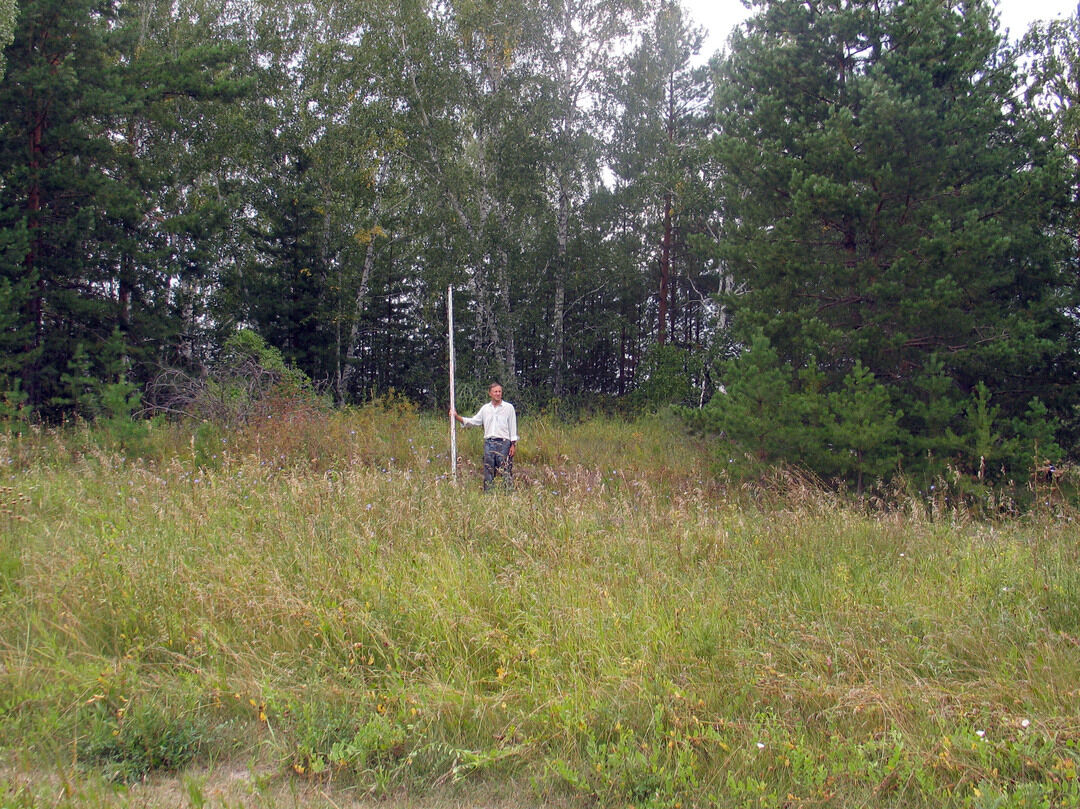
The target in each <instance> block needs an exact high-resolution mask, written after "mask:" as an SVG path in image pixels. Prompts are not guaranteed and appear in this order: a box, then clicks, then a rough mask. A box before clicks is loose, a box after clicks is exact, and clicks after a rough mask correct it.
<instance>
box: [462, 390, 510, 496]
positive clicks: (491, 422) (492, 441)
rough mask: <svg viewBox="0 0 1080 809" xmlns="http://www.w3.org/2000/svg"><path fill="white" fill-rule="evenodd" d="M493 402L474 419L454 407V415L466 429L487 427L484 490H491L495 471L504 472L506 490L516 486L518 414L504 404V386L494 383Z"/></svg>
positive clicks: (490, 392)
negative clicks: (515, 464)
mask: <svg viewBox="0 0 1080 809" xmlns="http://www.w3.org/2000/svg"><path fill="white" fill-rule="evenodd" d="M488 396H490V397H491V401H490V402H488V403H487V404H486V405H484V406H483V407H481V408H480V410H478V411H477V413H476V415H475V416H473V417H472V418H471V419H467V418H463V417H462V416H460V415H459V414H458V412H457V411H456V410H454V408H452V407H451V408H450V415H451V416H452V417H453V418H455V419H456V420H457V421H459V422H461V424H462V425H463V426H465V427H483V428H484V491H487V490H488V489H490V488H491V485H492V483H493V482H494V480H495V471H496V470H501V474H502V476H503V478H505V480H506V487H507V488H508V489H509V488H513V486H514V450H515V449H516V447H517V440H518V434H517V413H515V412H514V406H513V405H512V404H510V403H509V402H504V401H503V389H502V385H500V384H499V383H498V382H492V383H491V385H490V386H489V387H488Z"/></svg>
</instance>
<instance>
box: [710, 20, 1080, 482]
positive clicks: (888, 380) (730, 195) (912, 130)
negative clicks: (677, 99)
mask: <svg viewBox="0 0 1080 809" xmlns="http://www.w3.org/2000/svg"><path fill="white" fill-rule="evenodd" d="M993 13H994V12H993V7H992V5H991V4H990V3H988V2H987V3H982V2H980V3H976V4H974V5H971V6H965V7H964V9H963V10H960V9H958V8H956V7H954V6H949V5H942V4H940V3H936V2H932V1H931V0H918V2H887V3H884V4H882V3H870V2H855V3H849V4H843V5H840V6H835V7H828V8H823V9H816V8H813V9H812V8H809V7H808V6H806V5H805V4H802V3H798V2H776V3H769V4H767V5H765V6H763V7H762V8H761V10H760V12H759V13H758V14H757V15H756V16H755V17H753V18H752V19H751V20H750V22H749V23H748V25H747V27H746V28H745V29H743V30H740V31H737V32H736V34H735V36H734V37H733V40H732V47H731V50H730V52H729V54H728V55H727V56H726V57H725V59H724V60H723V61H722V62H721V63H720V64H719V68H720V77H719V81H718V83H717V94H716V113H717V117H718V126H719V132H720V134H719V136H718V137H717V138H716V139H715V140H714V141H713V143H714V145H715V150H714V153H713V156H714V158H715V160H716V161H717V162H718V164H719V165H722V166H724V171H722V172H718V174H717V180H716V185H715V193H716V195H717V200H718V207H719V210H720V211H721V212H722V214H723V216H722V219H721V222H722V231H723V232H722V233H721V235H720V238H719V239H718V240H717V242H716V247H715V256H716V258H717V260H718V261H719V262H721V263H722V264H723V266H725V267H727V268H728V270H729V272H731V274H732V277H733V281H734V283H733V285H732V289H733V290H738V291H737V292H733V293H732V294H730V295H727V296H725V298H724V303H725V304H726V306H727V311H728V312H729V313H730V314H731V315H732V316H733V318H734V324H735V329H736V333H737V335H739V336H742V337H743V338H744V339H749V337H750V335H752V334H754V333H755V331H756V330H759V329H760V330H763V331H764V333H765V334H766V336H768V338H769V339H770V341H771V344H772V346H773V349H774V350H775V351H776V352H777V354H778V357H779V359H780V361H781V362H782V363H786V364H788V365H789V366H790V367H792V368H796V369H797V368H801V367H805V366H806V365H808V364H809V363H810V362H812V361H816V362H817V364H818V365H819V367H820V368H821V369H822V371H823V372H824V373H825V374H826V376H827V379H826V389H827V390H829V391H831V392H839V391H840V390H841V389H842V388H843V385H844V383H843V377H844V376H846V375H847V373H848V372H849V370H850V369H851V368H852V367H853V365H854V363H855V362H856V361H858V362H861V364H862V366H863V367H864V368H865V369H867V370H868V371H869V372H870V373H872V374H873V376H874V378H875V379H876V380H877V382H878V383H879V384H881V385H884V386H885V387H886V388H887V389H888V392H889V399H890V400H891V401H892V402H893V403H894V404H893V407H894V408H895V410H896V412H897V413H898V414H899V413H900V412H901V411H904V412H907V413H908V415H907V417H906V419H905V425H906V426H907V427H908V428H909V429H910V431H911V432H912V434H913V435H918V436H919V437H918V440H919V441H921V442H922V443H923V444H924V445H923V446H922V447H920V449H921V450H922V452H923V453H928V452H935V453H947V452H950V451H951V447H950V444H952V443H953V442H952V439H950V438H948V433H947V430H952V431H953V432H954V433H958V431H959V430H960V429H961V425H960V423H959V422H960V420H962V417H961V411H962V410H963V408H964V407H965V406H966V399H967V396H968V392H969V391H971V390H974V389H975V388H976V386H977V385H978V384H979V383H980V382H981V383H982V384H984V385H985V386H986V388H987V389H988V391H990V392H991V393H992V394H993V397H994V402H995V406H997V407H999V408H1000V417H1001V418H1002V419H1003V420H1004V421H1006V422H1007V421H1008V420H1009V419H1012V418H1023V417H1024V413H1025V411H1026V407H1027V402H1028V400H1029V399H1030V398H1031V397H1032V396H1033V395H1037V396H1038V397H1039V398H1040V400H1041V401H1043V403H1044V404H1045V405H1046V407H1047V409H1048V412H1049V413H1050V415H1051V417H1053V418H1059V419H1066V418H1068V419H1071V418H1072V412H1071V402H1072V401H1073V400H1074V399H1075V392H1067V391H1073V390H1074V385H1075V384H1076V382H1075V380H1076V378H1077V376H1076V373H1075V361H1076V357H1077V356H1078V353H1077V352H1076V345H1077V330H1076V328H1075V324H1074V323H1073V322H1072V321H1071V320H1070V318H1069V317H1068V315H1067V314H1066V313H1067V311H1068V310H1069V309H1070V307H1071V306H1072V305H1073V304H1071V303H1068V301H1071V300H1073V299H1074V296H1075V294H1076V286H1075V284H1073V283H1072V280H1071V276H1070V275H1069V273H1068V271H1067V270H1066V267H1067V266H1068V265H1069V261H1070V255H1071V251H1072V249H1073V247H1074V245H1071V244H1070V243H1069V239H1067V238H1063V237H1064V234H1065V233H1066V232H1068V230H1069V228H1071V225H1069V224H1066V222H1065V220H1063V219H1061V216H1062V213H1063V212H1064V211H1065V210H1067V208H1068V207H1069V204H1070V203H1069V200H1068V195H1069V188H1070V182H1071V177H1070V174H1069V168H1068V166H1067V164H1066V163H1065V162H1064V161H1063V159H1062V157H1063V155H1062V153H1061V151H1060V150H1059V149H1057V148H1055V146H1054V145H1053V138H1052V137H1050V130H1049V128H1048V126H1047V121H1046V120H1045V119H1044V118H1043V117H1042V116H1041V115H1039V114H1036V113H1034V111H1033V110H1032V109H1030V108H1023V107H1022V106H1020V105H1018V103H1017V100H1016V95H1015V93H1014V88H1015V86H1016V76H1015V67H1014V64H1015V63H1014V61H1013V59H1012V58H1011V57H1012V55H1011V54H1010V53H1009V52H1008V51H1007V49H1006V48H1005V46H1004V44H1003V42H1002V41H1001V39H1000V37H999V36H998V34H997V32H996V30H995V23H994V19H993ZM956 133H961V134H960V135H959V136H957V134H956ZM988 144H989V145H988ZM1052 222H1053V223H1058V224H1055V225H1049V226H1048V223H1052ZM913 378H914V379H915V380H919V381H920V384H921V383H926V384H929V383H930V381H931V380H932V379H933V380H934V381H933V386H934V388H935V389H936V391H937V394H935V395H944V396H946V397H947V399H948V401H946V402H940V403H939V404H936V405H931V404H930V401H929V399H928V398H927V396H926V395H925V393H926V392H927V389H924V392H923V395H921V397H920V398H921V401H922V403H923V405H925V406H926V407H931V406H932V407H934V408H938V409H939V410H940V412H937V413H932V412H929V411H927V410H918V409H917V410H909V409H908V408H906V407H903V406H902V405H903V404H904V401H903V400H904V399H905V398H906V397H908V395H909V393H908V391H909V389H910V386H911V381H912V379H913ZM946 383H947V384H946ZM1063 394H1064V395H1063ZM942 420H945V421H946V422H948V423H947V424H940V422H941V421H942ZM919 421H924V422H926V432H925V434H923V435H919V433H920V431H921V430H922V427H921V426H916V423H917V422H919ZM934 422H938V424H934ZM939 427H940V428H941V429H939ZM984 437H985V436H984ZM935 441H939V442H940V444H939V445H938V446H936V447H935V446H932V444H933V443H934V442H935ZM969 451H970V450H969ZM910 460H911V459H909V458H905V463H907V462H909V461H910Z"/></svg>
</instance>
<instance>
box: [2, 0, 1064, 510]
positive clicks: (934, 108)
mask: <svg viewBox="0 0 1080 809" xmlns="http://www.w3.org/2000/svg"><path fill="white" fill-rule="evenodd" d="M752 5H753V13H752V14H751V16H750V17H749V19H748V21H747V22H746V23H744V24H743V25H741V26H740V27H739V28H738V29H736V30H735V32H734V33H733V34H732V37H731V39H730V40H729V42H728V43H727V45H726V47H725V48H724V49H723V50H722V51H720V52H717V53H715V54H707V53H702V52H701V44H702V42H703V35H702V32H701V31H700V29H698V28H697V27H696V26H695V24H694V21H693V20H692V19H691V18H690V17H689V16H688V15H687V13H686V12H685V11H684V10H683V9H682V8H681V6H680V5H679V3H678V2H674V1H673V0H543V2H541V1H540V0H394V1H393V2H392V1H391V0H304V1H303V2H298V1H296V0H288V1H286V0H259V1H258V2H256V0H168V1H167V2H166V0H19V2H17V3H15V2H14V1H13V0H0V44H5V43H6V47H5V48H4V50H3V61H2V63H0V70H2V71H3V73H2V77H0V420H2V421H3V423H4V424H6V425H12V424H25V423H29V422H40V423H45V424H59V423H64V422H67V421H70V420H73V419H79V420H81V419H85V420H94V419H98V418H102V417H107V418H114V417H123V418H127V417H130V416H132V415H143V414H148V413H153V412H167V411H170V410H177V409H182V408H176V407H173V405H175V404H176V403H177V402H178V401H181V400H183V401H190V400H191V398H190V397H188V398H186V399H185V398H184V396H183V394H184V392H185V390H188V391H189V390H190V389H191V387H192V386H195V387H197V386H199V385H205V384H207V383H208V382H207V381H208V380H219V381H220V380H221V379H223V378H230V379H234V380H235V373H236V371H237V368H238V365H237V359H236V358H237V355H238V351H239V353H240V354H241V355H243V356H246V357H247V358H248V359H251V358H252V357H254V358H256V359H257V360H259V362H257V363H256V365H257V366H258V367H259V368H260V369H262V370H266V368H267V367H268V365H269V366H274V367H277V366H275V365H274V363H277V364H279V365H280V367H281V368H282V369H284V370H285V371H288V373H284V372H283V373H282V378H283V379H284V378H288V379H291V380H293V381H294V382H296V384H299V385H300V386H301V387H304V388H305V389H308V390H310V391H311V392H312V395H316V396H318V397H320V398H321V400H323V401H326V402H328V403H330V405H331V406H334V405H337V406H340V405H348V404H354V403H359V402H363V401H367V400H370V399H371V398H373V397H377V396H386V395H390V394H393V395H397V396H402V397H405V398H407V399H408V400H411V401H413V402H415V403H417V404H418V405H419V406H420V407H422V408H425V409H434V408H441V407H443V406H445V403H446V401H447V399H448V380H447V375H446V366H447V359H448V357H447V354H448V351H447V312H446V297H447V296H446V293H447V289H448V288H449V287H452V288H453V289H454V291H455V296H454V300H455V312H454V321H455V326H456V329H457V337H456V351H457V368H458V373H459V378H458V388H459V390H458V401H459V402H465V403H466V404H465V406H468V402H470V401H471V400H475V403H476V404H479V403H480V402H481V401H482V399H483V390H484V389H485V388H486V383H487V381H488V380H490V379H499V380H500V381H502V383H503V385H504V386H505V388H506V391H507V399H508V400H511V401H514V402H515V403H517V405H518V407H519V409H521V410H522V412H523V413H524V414H526V415H527V414H529V413H530V412H531V413H534V414H538V413H540V412H542V411H544V412H556V413H560V412H562V413H578V412H585V411H588V412H598V411H599V412H623V413H628V412H642V411H644V410H655V409H657V408H661V407H667V406H674V407H675V408H676V411H677V412H678V413H679V414H681V417H682V419H683V423H685V424H686V426H687V428H688V429H690V430H694V431H699V432H701V433H703V434H705V435H708V436H710V440H713V441H716V442H717V445H718V446H720V447H722V449H721V450H720V453H721V454H722V455H724V456H725V457H726V456H727V455H729V454H730V455H731V456H732V458H733V459H739V463H745V464H749V465H751V466H754V465H760V464H772V463H776V462H786V463H793V464H798V465H801V466H803V467H805V468H807V469H809V470H812V471H814V472H815V473H816V474H819V475H821V476H822V477H823V478H826V479H832V480H839V481H845V482H847V483H848V484H850V485H852V486H854V487H856V488H857V489H858V490H859V491H862V489H863V488H864V487H865V486H866V485H868V483H869V482H870V481H873V480H877V479H881V478H883V477H888V476H890V475H892V474H894V473H895V472H896V471H897V470H903V471H904V473H905V474H907V475H911V476H912V477H913V478H916V479H918V480H919V481H922V483H920V485H929V481H931V480H933V479H934V478H935V476H940V475H943V474H946V472H948V471H953V472H955V473H956V474H963V475H966V476H968V477H970V478H972V479H977V480H978V481H980V482H981V481H984V480H986V481H994V480H998V481H1005V480H1009V479H1012V478H1017V477H1019V478H1024V477H1025V476H1027V475H1030V474H1032V471H1033V470H1034V471H1035V473H1040V471H1044V472H1045V473H1046V474H1052V473H1051V472H1050V470H1051V469H1053V468H1054V466H1055V465H1056V466H1057V467H1063V466H1064V465H1066V464H1067V463H1068V461H1069V459H1070V458H1071V457H1072V454H1073V451H1074V449H1075V447H1076V446H1077V445H1078V441H1080V413H1078V412H1077V409H1076V404H1075V403H1076V401H1077V392H1078V390H1077V388H1078V382H1080V379H1078V372H1080V329H1078V325H1080V324H1078V320H1077V315H1078V306H1080V286H1078V282H1077V272H1078V270H1080V182H1078V179H1080V176H1078V159H1080V122H1078V120H1077V107H1076V100H1077V98H1078V96H1080V55H1078V52H1080V26H1078V23H1077V19H1076V18H1075V17H1073V18H1072V19H1065V20H1057V21H1054V22H1049V23H1044V24H1036V25H1034V26H1033V27H1032V28H1031V29H1030V30H1029V31H1027V32H1019V34H1016V33H1015V32H1013V33H1012V34H1008V35H1007V33H1006V32H1004V31H1002V30H1001V26H1000V22H999V20H998V17H997V13H996V11H995V8H994V5H993V3H991V2H988V0H971V1H970V2H951V1H950V2H942V1H941V0H908V1H907V2H898V1H897V0H798V1H796V0H757V2H754V3H753V4H752ZM238 346H239V349H238ZM244 350H247V351H248V353H247V354H243V351H244ZM268 357H269V358H270V359H272V360H273V362H270V363H267V362H263V361H262V360H265V359H266V358H268ZM230 374H233V376H229V375H230ZM296 380H300V381H299V382H297V381H296ZM196 415H197V414H196Z"/></svg>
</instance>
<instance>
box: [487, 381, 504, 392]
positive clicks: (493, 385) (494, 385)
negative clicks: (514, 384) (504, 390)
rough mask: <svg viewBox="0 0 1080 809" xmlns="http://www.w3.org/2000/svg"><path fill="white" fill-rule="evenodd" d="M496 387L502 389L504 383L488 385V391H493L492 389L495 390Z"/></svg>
mask: <svg viewBox="0 0 1080 809" xmlns="http://www.w3.org/2000/svg"><path fill="white" fill-rule="evenodd" d="M496 386H498V387H500V388H501V387H502V386H503V384H502V382H492V383H491V384H490V385H488V390H491V389H492V388H494V387H496Z"/></svg>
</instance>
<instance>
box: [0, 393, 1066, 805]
mask: <svg viewBox="0 0 1080 809" xmlns="http://www.w3.org/2000/svg"><path fill="white" fill-rule="evenodd" d="M268 421H269V422H270V423H269V424H260V425H256V426H253V427H250V428H248V429H246V430H243V431H240V432H236V433H226V432H224V431H222V430H220V429H218V428H216V427H214V426H213V425H201V426H199V427H198V428H197V429H195V430H194V431H193V430H192V429H191V428H187V429H186V430H185V429H182V428H179V427H163V426H155V427H147V428H146V431H145V434H142V433H140V434H139V435H135V434H132V435H128V436H126V437H125V443H124V447H126V449H123V450H121V449H118V448H117V446H118V445H115V442H113V441H112V440H111V439H109V437H108V436H104V435H102V434H99V433H95V432H93V431H88V430H85V429H71V430H67V431H63V432H54V433H49V432H46V433H37V434H32V435H28V436H24V437H22V438H19V439H14V438H2V439H0V762H3V764H0V807H4V808H5V809H6V808H7V807H9V806H10V807H37V806H90V805H114V806H203V805H206V806H230V807H234V806H245V807H246V806H285V805H295V806H326V805H337V806H343V805H357V802H359V801H361V800H365V799H368V798H370V799H382V800H384V801H385V800H390V801H391V802H392V803H394V805H402V806H406V805H408V806H413V805H434V806H448V805H471V803H464V804H462V803H459V801H466V802H468V801H471V802H473V803H475V802H481V803H483V804H484V805H492V806H494V805H506V806H510V805H516V806H520V805H523V804H524V805H527V804H532V805H537V806H539V805H552V804H560V805H567V806H578V805H580V806H586V805H589V806H592V805H602V806H627V805H633V806H650V807H689V806H733V807H734V806H764V807H769V806H776V807H781V806H785V807H793V806H807V807H809V806H885V807H889V806H896V807H901V806H903V807H911V806H916V807H917V806H926V807H940V806H946V807H951V806H955V807H982V806H1001V807H1040V806H1054V807H1058V806H1080V784H1078V779H1077V777H1076V771H1077V766H1078V764H1080V749H1078V745H1080V718H1078V717H1080V564H1078V562H1080V541H1078V533H1077V528H1076V524H1075V523H1074V521H1073V515H1072V512H1071V511H1069V510H1068V509H1065V508H1064V507H1062V508H1059V509H1058V510H1057V512H1056V513H1054V514H1049V513H1043V514H1041V515H1039V516H1038V517H1028V518H1022V519H1014V520H1010V521H998V522H987V521H977V520H973V519H970V518H968V517H967V516H966V515H965V514H963V513H960V512H943V511H940V510H934V511H932V512H931V513H932V514H933V519H930V518H928V517H927V516H925V515H926V513H927V509H925V508H924V506H923V504H921V503H908V504H904V503H894V504H893V507H892V508H890V509H888V510H885V509H882V510H881V511H880V512H869V511H868V510H867V509H866V508H863V507H856V506H854V505H848V504H845V502H844V501H843V500H841V499H839V498H836V497H833V496H831V495H829V494H827V493H825V492H822V491H819V490H817V489H815V488H813V487H811V486H808V485H806V484H805V483H803V482H802V481H800V480H798V479H796V478H793V477H788V478H783V477H777V478H776V479H774V480H772V481H771V482H770V483H769V484H768V485H767V486H766V485H764V484H763V485H761V486H749V485H746V484H741V485H736V484H735V483H732V482H730V481H726V480H725V479H724V478H717V477H715V476H712V475H710V474H709V473H708V470H709V469H710V466H711V462H712V459H710V457H709V456H708V453H707V450H706V449H705V448H704V447H703V446H702V445H701V442H700V441H698V440H692V439H690V438H684V437H683V436H682V433H681V432H679V430H678V429H677V427H676V425H674V424H671V423H666V422H664V421H663V420H659V419H651V420H642V421H638V422H633V423H625V422H619V421H608V420H597V421H593V422H587V423H583V424H578V425H572V426H567V425H560V424H558V423H554V422H545V421H537V420H530V421H526V422H523V424H522V425H521V427H522V433H523V440H522V442H521V445H520V452H519V455H518V458H517V464H516V466H517V471H518V473H519V474H518V485H517V488H516V490H515V491H514V492H513V493H500V494H497V495H487V496H485V495H484V494H482V493H481V492H480V491H479V470H478V465H477V460H478V455H479V435H478V433H477V432H476V431H468V432H465V433H462V434H460V436H459V441H458V445H459V452H460V453H461V455H462V457H463V460H464V464H463V466H462V468H461V469H460V474H459V480H458V481H457V482H456V483H455V482H454V480H453V479H452V478H451V476H450V475H449V474H448V472H449V460H448V455H447V444H448V440H447V424H446V420H445V419H434V418H428V417H425V416H421V415H418V414H416V413H415V412H413V411H412V410H411V409H410V408H409V407H407V406H404V405H401V404H395V403H389V404H385V403H384V404H383V405H381V406H372V407H368V408H365V409H362V410H356V411H350V412H347V413H339V414H332V415H326V414H319V413H315V412H312V413H285V414H283V415H282V416H281V417H279V418H276V420H275V419H270V420H268ZM237 772H240V773H242V774H243V778H234V777H232V776H229V777H228V778H227V777H226V776H225V775H223V774H228V773H231V774H233V775H235V774H236V773H237ZM508 785H509V786H508ZM327 796H332V797H329V798H328V797H327ZM478 796H483V797H482V798H480V797H478ZM327 800H330V803H327ZM426 801H433V802H434V803H425V802H426ZM350 802H351V803H350Z"/></svg>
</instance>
